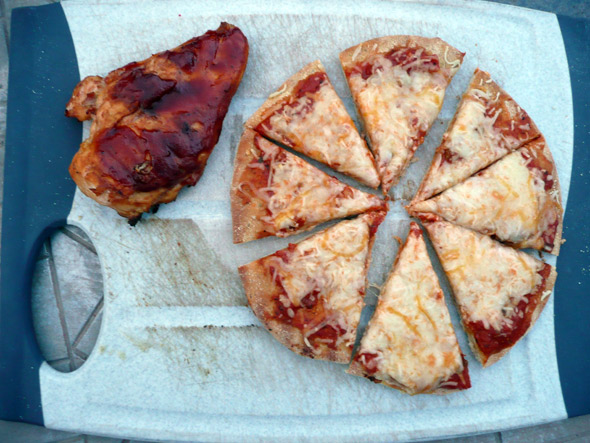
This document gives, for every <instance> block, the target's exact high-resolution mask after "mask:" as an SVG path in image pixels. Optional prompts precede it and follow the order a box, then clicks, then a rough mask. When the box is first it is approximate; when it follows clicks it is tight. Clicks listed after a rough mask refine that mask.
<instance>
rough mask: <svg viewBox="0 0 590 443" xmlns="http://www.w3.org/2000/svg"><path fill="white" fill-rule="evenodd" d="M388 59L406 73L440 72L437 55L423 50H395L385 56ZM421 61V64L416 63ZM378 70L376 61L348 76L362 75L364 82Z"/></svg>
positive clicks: (356, 67) (349, 71)
mask: <svg viewBox="0 0 590 443" xmlns="http://www.w3.org/2000/svg"><path fill="white" fill-rule="evenodd" d="M384 57H385V58H386V59H388V60H389V61H391V63H392V64H393V65H394V66H399V67H402V68H406V72H407V73H408V74H411V73H412V72H437V71H439V70H440V63H439V60H438V56H437V55H436V54H431V53H430V52H428V51H426V50H425V49H422V48H408V47H406V48H399V49H393V50H392V51H390V52H388V53H387V54H385V55H384ZM416 61H420V63H416ZM377 69H380V68H375V66H374V61H373V60H369V61H366V62H364V63H360V64H358V65H357V66H355V67H353V68H352V69H350V68H349V69H348V72H347V73H346V75H347V76H349V77H350V76H351V75H354V74H357V73H358V74H360V75H361V77H362V78H363V80H366V79H368V78H369V77H371V76H372V75H373V74H375V73H376V72H377V71H376V70H377Z"/></svg>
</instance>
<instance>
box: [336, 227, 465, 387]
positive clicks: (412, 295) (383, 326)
mask: <svg viewBox="0 0 590 443" xmlns="http://www.w3.org/2000/svg"><path fill="white" fill-rule="evenodd" d="M347 372H348V373H349V374H354V375H360V376H364V377H367V378H368V379H370V380H372V381H374V382H376V383H383V384H385V385H387V386H390V387H392V388H395V389H399V390H401V391H404V392H406V393H408V394H412V395H414V394H446V393H448V392H453V391H457V390H462V389H468V388H470V387H471V382H470V380H469V371H468V369H467V361H466V360H465V358H464V357H463V354H462V353H461V349H460V348H459V344H458V343H457V337H456V336H455V331H454V330H453V326H452V324H451V318H450V316H449V311H448V309H447V306H446V304H445V300H444V295H443V292H442V290H441V288H440V285H439V283H438V279H437V277H436V274H435V272H434V269H433V268H432V263H431V262H430V258H429V257H428V252H427V250H426V244H425V243H424V238H423V237H422V230H421V229H420V228H419V227H418V224H416V223H414V222H412V223H411V224H410V232H409V233H408V238H407V239H406V243H405V244H404V245H403V246H402V248H401V249H400V251H399V253H398V256H397V258H396V261H395V264H394V266H393V269H392V271H391V273H390V274H389V276H388V278H387V281H386V282H385V284H384V285H383V288H382V290H381V295H380V296H379V302H378V304H377V308H376V310H375V314H374V315H373V318H372V319H371V321H370V323H369V325H368V326H367V330H366V332H365V334H364V336H363V338H362V340H361V344H360V348H359V350H358V352H357V354H356V355H355V357H354V359H353V362H352V364H351V365H350V368H349V369H348V371H347Z"/></svg>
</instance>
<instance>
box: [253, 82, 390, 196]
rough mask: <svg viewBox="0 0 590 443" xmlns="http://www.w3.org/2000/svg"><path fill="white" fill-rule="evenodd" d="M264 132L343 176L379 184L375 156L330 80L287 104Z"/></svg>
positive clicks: (374, 184)
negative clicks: (316, 89) (314, 90)
mask: <svg viewBox="0 0 590 443" xmlns="http://www.w3.org/2000/svg"><path fill="white" fill-rule="evenodd" d="M260 130H261V131H262V132H263V133H264V135H266V136H267V137H269V138H272V139H275V140H279V141H281V142H283V143H285V144H287V145H288V146H290V147H292V148H293V149H296V150H297V151H299V152H301V153H303V154H305V155H307V156H309V157H311V158H313V159H314V160H317V161H319V162H322V163H325V164H327V165H329V166H331V167H333V168H334V169H336V170H337V171H339V172H342V173H343V174H347V175H350V176H351V177H354V178H356V179H358V180H359V181H361V182H363V183H365V184H367V185H369V186H372V187H377V186H378V185H379V175H378V173H377V170H376V168H375V165H374V162H373V158H372V156H371V153H370V152H369V149H368V148H367V145H366V143H365V142H364V140H363V139H362V138H361V136H360V135H359V133H358V131H357V130H356V127H355V126H354V123H353V121H352V119H351V118H350V116H349V115H348V113H347V112H346V108H345V107H344V104H343V103H342V101H341V100H340V98H339V97H338V95H337V94H336V91H335V90H334V88H333V87H332V84H331V83H330V82H329V81H325V82H323V83H322V85H321V86H320V88H319V90H318V91H316V92H314V93H307V94H306V95H305V96H304V97H301V98H299V99H298V100H295V101H294V102H292V103H289V104H285V105H284V106H283V107H282V109H281V111H280V112H275V113H274V114H272V115H271V117H270V120H269V124H268V125H263V127H262V128H260Z"/></svg>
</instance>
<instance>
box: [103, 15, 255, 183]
mask: <svg viewBox="0 0 590 443" xmlns="http://www.w3.org/2000/svg"><path fill="white" fill-rule="evenodd" d="M155 57H162V58H166V59H168V60H169V61H171V62H172V63H174V64H176V65H177V66H178V67H179V68H180V69H181V70H182V71H184V72H191V73H193V75H192V76H190V80H188V81H185V80H183V79H182V78H181V77H180V76H179V77H178V80H177V81H171V80H163V79H161V78H159V77H158V76H157V75H155V74H151V73H147V72H145V68H144V64H143V63H132V64H130V65H127V66H126V67H124V68H122V69H120V70H117V71H114V72H113V73H112V74H110V75H109V76H108V77H107V79H106V81H107V83H108V82H114V83H113V84H111V85H110V86H109V88H110V89H109V92H110V95H111V98H112V99H113V100H117V101H120V102H123V103H125V104H126V105H127V107H128V108H130V109H131V112H135V111H138V113H139V114H144V115H147V116H148V117H149V116H153V117H154V118H158V120H159V121H160V122H161V123H162V124H161V125H158V126H162V128H161V129H158V130H151V131H150V130H141V129H137V128H134V129H135V130H132V129H130V128H129V127H126V126H115V127H112V128H107V129H105V130H103V131H102V133H99V134H98V135H97V136H96V137H94V139H93V140H92V142H93V144H95V146H96V150H97V151H98V154H99V156H100V158H101V161H102V166H103V173H104V174H105V176H106V177H105V178H106V179H107V181H112V180H114V181H116V182H118V183H120V184H123V185H125V186H126V188H123V190H122V191H121V192H122V193H127V194H131V193H133V192H134V191H152V190H155V189H158V188H162V187H172V186H174V185H176V184H182V185H193V184H195V183H196V181H197V180H198V178H199V177H200V175H201V174H202V172H203V169H204V167H205V164H206V162H207V158H208V156H209V154H210V152H211V150H212V149H213V147H214V146H215V145H216V144H217V141H218V138H219V133H220V132H221V126H222V123H223V119H224V117H225V114H226V113H227V109H228V107H229V103H230V101H231V99H232V97H233V94H234V93H235V91H236V89H237V87H238V85H239V81H240V79H241V76H242V73H243V71H244V69H245V65H246V61H247V58H248V43H247V40H246V38H245V37H244V35H243V34H242V32H241V31H240V30H239V29H238V28H233V27H230V26H229V25H227V24H222V25H221V26H220V27H219V29H217V30H216V31H208V32H207V33H205V34H204V35H202V36H200V37H197V38H194V39H192V40H190V41H189V42H187V43H186V44H184V45H182V46H181V47H180V48H177V49H174V50H172V51H165V52H163V53H160V54H157V55H156V56H155ZM117 75H118V76H119V78H118V79H117V78H113V77H116V76H117Z"/></svg>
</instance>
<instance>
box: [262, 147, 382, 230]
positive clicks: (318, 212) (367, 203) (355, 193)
mask: <svg viewBox="0 0 590 443" xmlns="http://www.w3.org/2000/svg"><path fill="white" fill-rule="evenodd" d="M259 148H260V150H261V152H262V158H263V159H264V160H265V161H268V162H270V171H269V175H268V183H267V187H266V188H263V189H260V190H259V192H258V194H263V195H264V196H265V197H264V198H263V200H264V201H267V202H268V209H269V211H270V214H269V215H267V216H264V217H262V220H263V221H265V222H267V223H269V224H271V225H273V227H274V229H275V231H276V233H277V235H278V236H285V235H290V234H292V233H293V232H294V231H297V230H299V229H301V228H305V227H309V226H314V225H316V224H319V223H322V222H324V221H327V220H332V219H334V218H342V217H347V216H350V215H354V214H358V213H361V212H364V211H367V210H368V209H371V208H376V207H379V206H380V205H381V204H382V203H381V200H380V199H379V198H378V197H376V196H374V195H371V194H367V193H365V192H361V191H359V190H357V189H354V188H351V187H349V186H347V185H345V184H344V183H342V182H340V181H338V180H336V179H335V178H332V177H330V176H329V175H327V174H325V173H323V172H321V171H320V170H318V169H317V168H315V167H313V166H311V165H310V164H309V163H307V162H305V161H303V160H302V159H300V158H299V157H297V156H295V155H293V154H290V153H288V152H283V155H282V156H281V161H277V160H276V159H277V154H278V153H279V152H280V151H279V150H280V148H279V147H278V146H276V145H274V144H273V143H270V142H268V141H266V140H263V139H261V138H260V139H259ZM258 194H257V195H258ZM297 220H304V225H303V226H299V225H298V221H297Z"/></svg>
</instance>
